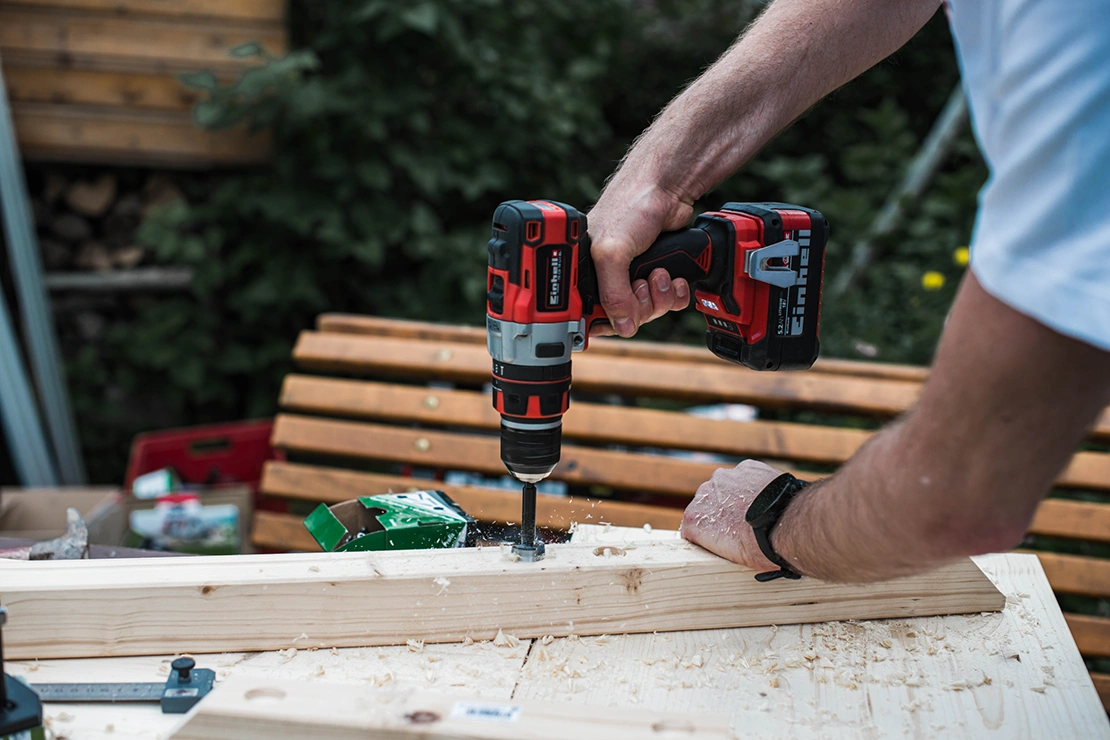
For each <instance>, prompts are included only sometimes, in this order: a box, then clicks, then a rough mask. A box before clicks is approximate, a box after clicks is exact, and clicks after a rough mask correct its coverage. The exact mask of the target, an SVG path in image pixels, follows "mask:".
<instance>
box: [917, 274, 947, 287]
mask: <svg viewBox="0 0 1110 740" xmlns="http://www.w3.org/2000/svg"><path fill="white" fill-rule="evenodd" d="M921 287H922V288H924V289H925V290H940V289H941V288H943V287H944V275H941V274H940V273H939V272H937V271H936V270H929V271H928V272H927V273H925V274H924V275H922V276H921Z"/></svg>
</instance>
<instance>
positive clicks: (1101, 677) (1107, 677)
mask: <svg viewBox="0 0 1110 740" xmlns="http://www.w3.org/2000/svg"><path fill="white" fill-rule="evenodd" d="M1091 680H1092V681H1093V682H1094V684H1095V691H1097V692H1098V698H1099V699H1102V707H1103V709H1105V710H1106V711H1107V712H1110V673H1092V674H1091Z"/></svg>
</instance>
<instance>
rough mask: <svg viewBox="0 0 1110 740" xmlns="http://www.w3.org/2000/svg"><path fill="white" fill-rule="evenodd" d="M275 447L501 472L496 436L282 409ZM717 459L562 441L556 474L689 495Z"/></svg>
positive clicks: (572, 479) (573, 480)
mask: <svg viewBox="0 0 1110 740" xmlns="http://www.w3.org/2000/svg"><path fill="white" fill-rule="evenodd" d="M271 441H272V443H273V445H274V447H276V448H278V449H285V450H290V451H294V452H302V453H313V454H321V455H335V456H343V457H352V458H361V459H369V460H388V461H394V462H404V463H410V464H414V465H424V466H427V467H432V468H448V469H452V470H473V471H477V472H481V473H489V474H493V475H502V474H504V473H505V465H504V463H502V462H501V454H500V442H499V440H498V438H497V437H495V436H478V435H474V434H452V433H450V432H439V431H432V430H429V429H405V428H402V427H394V426H388V425H384V424H372V423H364V422H349V421H325V420H320V419H314V418H311V417H305V416H296V415H293V414H281V415H279V416H278V417H277V419H276V420H275V422H274V433H273V437H272V440H271ZM718 467H720V465H719V464H717V463H703V462H693V461H689V460H681V459H677V458H671V457H664V456H661V455H659V456H656V455H643V454H636V453H632V452H617V451H613V450H598V449H592V448H588V447H579V446H577V445H563V449H562V460H561V461H560V462H559V465H558V466H557V467H556V468H555V471H554V472H553V473H552V474H551V477H552V479H553V480H562V481H566V482H568V483H576V484H581V485H603V486H610V487H612V488H621V489H626V490H627V489H630V490H636V491H646V492H651V493H660V494H666V495H673V496H684V497H689V496H692V495H693V494H694V491H696V490H697V487H698V486H699V485H701V484H702V483H704V482H705V481H706V480H708V479H709V476H710V475H712V474H713V471H714V470H716V469H717V468H718Z"/></svg>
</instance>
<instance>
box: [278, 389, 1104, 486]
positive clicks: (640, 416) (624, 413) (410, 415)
mask: <svg viewBox="0 0 1110 740" xmlns="http://www.w3.org/2000/svg"><path fill="white" fill-rule="evenodd" d="M279 403H280V405H281V407H282V408H284V409H286V410H287V411H296V412H301V413H315V414H326V415H329V416H351V417H355V418H366V419H378V420H380V419H385V420H389V421H400V422H420V423H422V424H438V425H446V426H463V427H470V428H475V429H486V430H497V429H499V428H500V424H501V417H500V415H499V414H498V413H497V412H496V411H495V410H494V409H493V406H492V404H491V402H490V397H489V396H488V395H487V394H484V393H478V392H474V391H458V390H446V389H439V388H436V389H428V388H420V387H414V386H405V385H397V384H389V383H374V382H369V381H356V380H341V379H334V378H320V377H313V376H305V375H287V376H286V378H285V382H284V383H283V384H282V390H281V398H280V401H279ZM869 436H870V434H869V433H868V432H864V431H860V430H858V429H836V428H831V427H817V426H813V425H809V424H792V423H786V422H772V421H752V422H737V421H726V420H716V419H705V418H701V417H697V416H692V415H690V414H686V413H681V412H673V411H658V410H655V409H643V408H628V407H620V406H610V405H606V404H597V403H585V402H579V401H575V402H574V403H572V404H571V407H570V411H569V412H568V413H567V414H566V415H564V416H563V437H564V438H566V439H580V440H588V441H591V442H605V443H609V444H626V445H637V446H649V447H666V448H674V449H682V450H695V451H699V452H718V453H721V454H725V455H740V456H766V457H772V458H781V459H788V460H801V461H805V462H814V463H840V462H843V461H845V460H847V459H848V458H849V457H850V456H851V455H852V453H854V452H855V451H856V450H857V449H858V448H859V446H860V445H862V444H863V443H864V442H865V441H867V438H868V437H869ZM1108 469H1110V466H1108Z"/></svg>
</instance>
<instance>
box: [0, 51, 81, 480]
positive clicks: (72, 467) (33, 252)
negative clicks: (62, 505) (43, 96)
mask: <svg viewBox="0 0 1110 740" xmlns="http://www.w3.org/2000/svg"><path fill="white" fill-rule="evenodd" d="M0 206H2V207H3V214H4V230H5V235H6V236H7V241H8V253H9V254H10V255H11V265H12V277H13V278H14V280H15V287H16V293H17V294H18V297H19V308H20V314H21V316H22V318H23V328H24V335H25V336H24V338H25V339H26V341H27V350H28V355H29V356H30V360H31V363H30V364H31V368H32V370H33V372H34V376H35V383H36V385H37V386H38V391H39V397H40V399H41V401H42V406H43V411H44V414H45V416H46V422H47V426H48V429H49V432H50V439H51V441H52V442H53V445H54V454H55V456H56V458H57V461H58V470H59V472H60V473H61V480H62V482H63V483H65V484H66V485H71V486H78V485H82V484H83V483H84V482H85V464H84V461H83V460H82V459H81V447H80V445H79V443H78V441H77V430H76V425H75V424H74V421H73V410H72V409H71V408H70V405H69V394H68V393H67V391H66V386H65V382H64V380H63V379H62V369H61V363H60V361H59V355H60V353H59V351H58V342H57V338H56V337H55V336H54V327H53V321H52V320H51V316H50V305H49V303H48V302H47V297H46V288H45V287H44V285H43V279H42V256H41V255H40V254H39V248H38V242H37V240H36V238H35V230H34V228H33V224H34V221H33V219H32V217H31V202H30V199H29V198H28V197H27V184H26V183H25V182H24V180H23V171H22V168H21V162H20V158H19V150H18V148H17V147H16V144H15V130H14V128H13V126H12V117H11V111H10V110H9V106H8V93H7V89H6V87H5V86H4V77H3V72H0Z"/></svg>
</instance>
